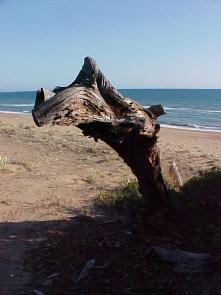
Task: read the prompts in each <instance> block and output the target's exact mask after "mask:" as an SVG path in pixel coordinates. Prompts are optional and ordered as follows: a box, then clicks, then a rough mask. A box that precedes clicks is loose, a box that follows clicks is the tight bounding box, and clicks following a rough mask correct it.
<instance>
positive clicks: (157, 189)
mask: <svg viewBox="0 0 221 295" xmlns="http://www.w3.org/2000/svg"><path fill="white" fill-rule="evenodd" d="M163 114H164V110H163V107H162V106H161V105H154V106H151V107H149V108H144V107H143V106H141V105H139V104H138V103H136V102H134V101H133V100H131V99H129V98H126V97H123V96H122V95H121V94H120V93H119V92H118V91H117V90H116V89H115V88H114V87H113V86H112V85H111V83H110V82H109V81H108V80H107V79H106V78H105V77H104V75H103V74H102V72H101V71H100V70H99V68H98V66H97V64H96V62H95V61H94V60H93V59H92V58H90V57H86V58H85V60H84V65H83V67H82V69H81V71H80V73H79V74H78V76H77V78H76V79H75V81H74V82H73V83H72V84H70V85H69V86H67V87H56V88H55V89H54V90H53V92H50V91H47V90H44V89H41V90H39V91H38V92H37V95H36V103H35V107H34V109H33V111H32V115H33V119H34V121H35V123H36V124H37V126H43V125H46V124H51V125H66V126H69V125H73V126H76V127H78V128H80V129H81V130H82V131H83V134H84V135H86V136H90V137H93V138H94V139H95V141H97V140H98V139H100V140H102V141H104V142H105V143H107V144H108V145H109V146H111V147H112V148H113V149H114V150H115V151H117V153H118V154H119V156H120V157H121V158H123V160H124V161H125V162H126V163H127V165H128V166H129V167H130V168H131V170H132V172H133V173H134V174H135V175H136V177H137V180H138V183H139V188H140V192H141V194H142V195H143V197H144V199H145V201H146V208H148V209H149V210H150V211H154V210H157V209H160V208H162V207H165V206H167V205H168V199H167V188H166V185H165V183H164V180H163V177H162V171H161V166H160V156H159V149H158V147H157V138H158V137H157V133H158V132H159V130H160V126H159V124H157V122H156V119H157V117H158V116H160V115H163Z"/></svg>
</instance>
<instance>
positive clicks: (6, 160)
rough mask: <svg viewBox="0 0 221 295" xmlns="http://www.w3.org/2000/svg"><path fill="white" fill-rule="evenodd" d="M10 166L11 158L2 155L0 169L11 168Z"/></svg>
mask: <svg viewBox="0 0 221 295" xmlns="http://www.w3.org/2000/svg"><path fill="white" fill-rule="evenodd" d="M9 168H10V162H9V158H8V157H7V156H0V169H1V170H5V171H7V170H9Z"/></svg>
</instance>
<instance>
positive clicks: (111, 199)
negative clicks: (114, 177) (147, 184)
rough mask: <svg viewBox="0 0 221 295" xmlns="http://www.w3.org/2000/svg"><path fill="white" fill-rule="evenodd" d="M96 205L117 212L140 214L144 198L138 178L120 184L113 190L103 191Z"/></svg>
mask: <svg viewBox="0 0 221 295" xmlns="http://www.w3.org/2000/svg"><path fill="white" fill-rule="evenodd" d="M96 205H97V206H99V207H102V208H104V209H108V210H111V211H115V212H116V213H129V214H135V215H137V214H139V213H140V212H141V211H142V210H143V205H144V204H143V198H142V196H141V194H140V193H139V187H138V183H137V181H136V180H130V181H127V182H124V183H122V184H120V185H119V186H118V187H116V188H114V189H113V190H111V191H101V192H100V193H99V194H98V196H97V198H96Z"/></svg>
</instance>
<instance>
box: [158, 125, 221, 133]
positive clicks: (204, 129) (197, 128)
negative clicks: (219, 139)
mask: <svg viewBox="0 0 221 295" xmlns="http://www.w3.org/2000/svg"><path fill="white" fill-rule="evenodd" d="M160 126H162V127H166V128H172V129H182V130H191V131H202V132H219V133H221V130H220V129H216V128H214V127H206V126H199V125H191V126H186V125H185V126H183V125H169V124H160Z"/></svg>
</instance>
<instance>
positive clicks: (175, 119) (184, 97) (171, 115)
mask: <svg viewBox="0 0 221 295" xmlns="http://www.w3.org/2000/svg"><path fill="white" fill-rule="evenodd" d="M119 91H120V93H122V94H123V95H124V96H126V97H129V98H132V99H133V100H135V101H137V102H138V103H140V104H142V105H143V106H146V107H148V106H150V105H153V104H162V105H163V107H164V109H165V111H166V114H165V115H163V116H161V117H159V119H158V121H159V123H161V125H162V126H166V127H171V128H182V129H192V130H201V131H216V132H221V89H119ZM35 96H36V91H19V92H0V112H2V113H19V114H26V115H31V110H32V109H33V106H34V101H35Z"/></svg>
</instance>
